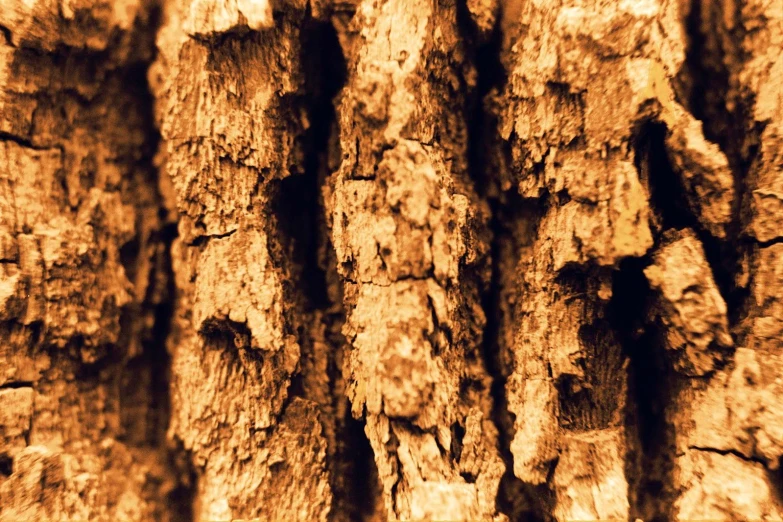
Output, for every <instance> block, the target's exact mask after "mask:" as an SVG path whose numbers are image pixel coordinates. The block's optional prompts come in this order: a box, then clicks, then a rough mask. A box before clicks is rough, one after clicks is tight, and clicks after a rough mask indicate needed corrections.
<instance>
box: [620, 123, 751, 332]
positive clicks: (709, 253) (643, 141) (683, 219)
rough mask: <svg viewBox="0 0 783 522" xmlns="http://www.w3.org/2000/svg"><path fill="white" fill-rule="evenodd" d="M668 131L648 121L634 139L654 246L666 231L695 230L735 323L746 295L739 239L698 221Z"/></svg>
mask: <svg viewBox="0 0 783 522" xmlns="http://www.w3.org/2000/svg"><path fill="white" fill-rule="evenodd" d="M667 132H668V130H667V129H666V126H665V125H664V124H663V123H658V122H652V121H649V122H645V123H643V124H642V125H641V126H640V127H639V129H638V131H637V132H636V135H635V138H634V151H635V163H636V167H637V171H638V172H639V174H640V179H641V180H642V182H643V183H644V184H646V186H647V188H648V190H649V196H650V208H651V210H652V212H653V225H654V226H653V237H654V240H655V246H656V247H657V246H659V244H660V239H661V237H662V235H663V232H665V231H667V230H670V229H676V230H682V229H686V228H689V229H691V230H693V231H694V233H695V234H696V236H697V237H698V239H699V242H700V243H701V245H702V247H703V248H704V254H705V257H706V259H707V262H708V263H709V265H710V268H711V269H712V275H713V278H714V279H715V284H716V285H717V286H718V289H719V290H720V294H721V296H723V299H724V300H725V301H726V307H727V310H728V319H729V324H736V322H737V321H738V320H739V316H740V313H741V310H742V309H743V301H744V299H745V296H746V291H745V289H743V288H741V287H739V286H738V285H737V282H736V278H735V275H736V273H737V271H738V270H739V264H740V262H741V253H740V251H739V249H737V248H736V245H737V244H736V241H734V240H731V239H730V238H729V239H727V240H721V239H718V238H716V237H714V236H712V235H711V234H710V233H709V232H708V231H707V230H705V228H704V227H703V226H702V225H701V224H700V223H699V221H698V219H697V217H696V215H695V214H694V210H693V209H692V208H691V207H690V204H689V203H688V201H687V199H686V193H687V189H686V187H685V185H684V183H683V181H682V179H681V178H680V176H679V175H678V174H677V173H676V172H675V171H674V168H673V167H672V164H671V162H670V160H669V157H668V152H667V149H666V144H665V140H666V133H667Z"/></svg>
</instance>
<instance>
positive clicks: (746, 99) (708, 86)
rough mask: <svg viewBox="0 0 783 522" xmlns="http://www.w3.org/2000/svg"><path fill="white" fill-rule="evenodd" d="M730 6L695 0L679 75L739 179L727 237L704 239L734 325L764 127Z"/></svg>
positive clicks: (739, 311)
mask: <svg viewBox="0 0 783 522" xmlns="http://www.w3.org/2000/svg"><path fill="white" fill-rule="evenodd" d="M725 9H726V7H725V5H724V2H707V3H703V2H700V1H697V0H693V1H691V2H690V10H689V11H688V14H687V17H686V20H685V34H686V37H687V46H686V57H685V58H686V59H685V64H684V66H683V68H682V70H681V71H680V73H679V74H678V76H677V80H678V84H679V85H678V87H679V88H680V90H681V91H682V98H684V101H685V105H686V106H687V108H688V109H689V110H690V112H691V113H692V114H693V116H694V117H695V118H696V119H698V120H700V121H701V122H702V123H703V131H704V135H705V137H706V138H707V139H708V140H710V141H712V142H713V143H717V144H718V146H719V147H720V149H721V151H723V153H724V154H725V155H726V158H727V159H728V162H729V167H730V169H731V172H732V176H733V179H734V201H733V203H732V218H731V222H730V223H729V225H728V227H727V235H726V238H725V239H723V240H712V241H705V240H704V238H703V237H700V239H701V240H702V243H703V244H704V247H705V250H706V251H707V257H708V260H709V262H710V265H711V266H712V267H713V271H714V272H715V278H716V283H717V284H718V286H719V287H720V289H721V294H722V295H723V296H724V299H726V304H727V306H728V315H729V324H730V325H731V326H735V325H737V324H738V323H739V322H740V320H741V318H742V316H743V315H744V314H745V312H746V308H747V305H746V300H747V297H748V290H747V285H746V286H743V285H741V284H738V283H737V281H736V278H735V275H736V274H738V273H739V272H740V270H741V268H740V264H741V262H742V258H743V257H744V256H745V255H747V253H748V252H749V251H750V249H751V248H752V242H751V241H750V240H749V238H748V237H747V236H746V234H745V232H744V223H743V221H744V220H745V219H746V214H748V211H749V210H748V208H747V207H748V204H749V201H748V189H747V178H748V173H749V171H750V169H751V166H752V165H753V163H754V161H755V159H756V157H757V155H758V149H759V142H760V136H761V132H762V131H763V126H759V125H756V124H755V123H754V118H753V99H752V96H750V95H749V94H748V93H746V92H744V91H742V90H741V89H740V88H739V86H738V85H737V78H736V77H737V75H738V73H739V70H738V69H739V68H740V67H741V65H742V63H743V62H744V61H745V60H746V59H747V58H748V56H747V51H746V50H744V49H743V48H742V44H741V42H742V41H743V38H744V32H745V28H744V27H743V24H742V19H741V18H742V17H741V16H740V15H739V14H738V12H737V9H738V7H737V6H734V7H731V8H729V9H731V12H729V13H727V12H725ZM727 15H728V16H729V17H730V18H731V20H727ZM727 24H728V25H727ZM735 335H736V334H735ZM735 340H736V339H735Z"/></svg>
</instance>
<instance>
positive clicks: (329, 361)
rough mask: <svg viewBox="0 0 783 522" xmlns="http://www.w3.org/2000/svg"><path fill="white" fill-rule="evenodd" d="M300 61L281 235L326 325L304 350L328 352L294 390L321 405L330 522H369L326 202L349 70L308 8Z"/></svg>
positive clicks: (374, 490) (368, 482) (369, 488)
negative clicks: (298, 154) (299, 103)
mask: <svg viewBox="0 0 783 522" xmlns="http://www.w3.org/2000/svg"><path fill="white" fill-rule="evenodd" d="M300 58H301V61H302V66H303V71H304V94H303V100H304V101H303V105H304V110H305V114H306V124H305V130H304V133H303V135H302V137H301V141H302V157H303V165H302V168H301V173H297V174H294V175H291V176H289V177H287V178H284V179H283V180H282V181H281V182H280V188H279V193H278V194H279V195H278V199H277V206H276V217H277V219H278V233H279V235H280V236H281V237H283V238H288V240H287V241H289V242H290V249H289V251H290V253H291V257H290V258H291V259H292V260H293V261H294V263H296V264H297V265H299V266H300V270H299V274H298V278H297V283H296V288H297V294H299V295H301V296H303V297H304V305H303V310H304V313H305V314H307V315H309V316H311V317H313V319H314V320H315V321H317V322H320V323H321V324H322V328H323V330H322V331H319V328H320V327H313V326H312V325H309V326H308V325H303V326H304V327H303V328H302V332H301V333H300V343H301V345H302V346H308V347H310V349H311V350H313V352H315V350H324V351H326V353H324V354H320V355H318V354H315V353H311V354H303V357H304V358H306V359H307V358H309V359H310V360H311V361H312V360H314V359H315V358H317V357H324V358H325V359H326V366H325V368H323V370H324V371H325V372H326V375H322V376H320V377H319V376H317V375H311V376H308V375H305V374H304V372H305V371H307V370H306V369H305V370H304V371H303V372H302V373H300V374H299V375H298V376H297V377H296V378H295V381H294V382H293V383H292V388H296V387H299V388H300V391H299V393H300V394H301V395H302V396H304V397H306V398H310V399H312V400H315V401H316V402H318V403H320V404H321V406H322V413H321V421H322V425H323V427H324V431H325V433H327V445H328V450H327V466H328V468H329V471H330V473H329V477H330V484H331V487H332V495H333V505H332V510H331V512H330V515H329V516H330V519H331V520H334V521H344V520H364V519H365V518H367V517H370V516H372V514H373V512H374V510H375V508H376V502H377V500H376V496H377V494H378V490H379V487H380V486H379V485H378V484H377V480H378V479H377V470H375V469H374V467H375V462H374V459H373V453H372V450H371V449H370V445H369V441H368V440H367V437H366V435H365V434H364V422H363V421H362V420H356V419H353V418H352V416H351V415H350V404H349V401H348V399H347V397H346V395H345V392H344V384H343V377H342V354H343V350H344V347H345V338H344V336H343V334H342V328H343V324H344V323H345V309H344V307H343V293H342V288H341V283H340V280H339V275H338V273H337V267H336V261H335V257H334V250H333V247H332V244H331V241H330V239H329V236H328V226H327V217H326V214H325V213H326V208H325V206H324V201H323V197H324V196H323V188H324V184H325V182H326V179H327V177H328V176H329V174H330V173H331V171H332V170H333V168H334V165H333V163H334V161H335V159H338V158H340V157H341V152H340V150H339V129H338V127H337V118H336V112H335V106H334V100H335V98H336V97H337V96H338V94H339V93H340V91H341V90H342V88H343V86H344V85H345V81H346V74H347V71H346V63H345V58H344V56H343V52H342V48H341V46H340V43H339V41H338V37H337V31H336V29H335V27H334V25H333V24H332V22H330V21H324V20H321V19H316V18H313V17H312V13H310V12H309V8H308V12H307V13H306V20H305V22H304V24H303V27H302V29H301V54H300ZM303 337H306V338H303ZM319 341H320V344H318V342H319ZM323 377H325V378H326V379H327V382H328V384H327V389H323V390H316V389H308V386H307V381H308V379H315V380H317V379H319V378H323ZM294 393H296V391H295V392H294Z"/></svg>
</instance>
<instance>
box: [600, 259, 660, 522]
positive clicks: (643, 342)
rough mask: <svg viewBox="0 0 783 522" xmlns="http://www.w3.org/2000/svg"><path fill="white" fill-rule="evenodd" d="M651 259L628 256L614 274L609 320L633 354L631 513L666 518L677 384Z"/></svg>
mask: <svg viewBox="0 0 783 522" xmlns="http://www.w3.org/2000/svg"><path fill="white" fill-rule="evenodd" d="M649 262H650V260H649V259H648V258H646V257H645V258H630V259H626V260H624V261H622V262H621V263H620V266H619V267H618V269H617V270H615V271H614V273H613V275H612V299H611V301H610V303H609V306H608V316H609V321H610V323H611V324H612V327H613V329H614V330H615V331H616V332H617V335H618V338H619V342H620V344H621V346H622V350H623V353H624V354H625V355H626V356H627V357H628V359H629V374H630V377H629V386H628V394H629V401H628V405H627V411H626V416H627V424H628V426H629V428H630V432H631V437H632V439H631V440H632V443H631V444H629V453H628V456H627V464H626V474H627V476H628V477H629V488H628V497H629V498H628V500H629V505H630V516H631V517H634V518H637V517H638V518H641V519H642V520H649V521H651V522H663V521H665V520H671V517H670V514H671V512H670V510H671V503H672V500H673V498H674V488H673V483H672V480H673V478H672V470H673V457H674V455H673V450H674V433H673V431H672V429H673V428H672V426H671V425H670V424H669V423H668V422H667V420H666V415H665V409H666V407H667V405H668V404H669V403H670V401H671V399H672V397H673V391H672V386H673V384H674V381H673V380H672V379H673V375H672V371H671V369H670V365H669V361H668V360H667V359H666V355H665V353H664V349H663V341H662V339H661V338H660V335H659V334H658V331H657V329H656V328H655V326H654V325H651V324H649V323H648V317H647V316H648V306H649V301H650V299H651V290H650V286H649V283H648V282H647V279H646V278H645V276H644V273H643V270H644V267H645V266H646V265H648V264H649Z"/></svg>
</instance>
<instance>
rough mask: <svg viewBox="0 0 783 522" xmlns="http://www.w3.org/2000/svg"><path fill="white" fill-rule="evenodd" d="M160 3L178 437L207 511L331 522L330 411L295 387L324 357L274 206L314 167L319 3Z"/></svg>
mask: <svg viewBox="0 0 783 522" xmlns="http://www.w3.org/2000/svg"><path fill="white" fill-rule="evenodd" d="M164 15H165V21H164V26H163V27H162V29H161V31H160V32H159V34H158V48H159V50H160V55H159V59H158V62H157V66H156V70H155V75H156V77H157V78H158V86H157V97H158V118H159V121H160V125H161V133H162V137H163V140H164V144H165V154H166V156H165V160H166V171H167V173H168V174H169V175H170V177H171V180H172V185H173V189H174V194H175V195H176V204H177V207H178V209H179V212H180V216H181V218H180V223H179V239H178V241H177V243H176V245H175V249H174V262H175V264H174V271H175V273H176V276H177V288H178V293H179V298H178V308H177V311H176V317H175V322H176V326H175V338H174V339H173V340H172V342H171V345H170V347H171V349H172V351H173V368H172V372H173V381H172V384H173V416H172V424H171V428H170V434H171V436H173V437H174V438H176V439H178V440H181V441H182V443H183V445H184V447H185V448H186V449H188V450H189V451H190V453H191V455H192V459H193V462H194V464H195V465H196V466H197V471H198V492H197V498H196V503H197V506H198V512H197V513H196V517H197V518H198V519H199V520H202V519H203V520H223V519H232V518H234V519H236V518H252V517H262V518H267V519H270V520H283V519H290V520H305V519H306V520H326V519H327V517H328V516H329V514H330V512H331V510H332V502H333V492H332V488H331V484H330V480H329V472H328V469H327V463H326V455H327V436H328V435H329V434H330V433H332V436H333V421H332V420H330V419H329V418H323V417H324V416H323V415H322V413H323V412H322V410H321V408H319V407H318V404H317V402H316V399H315V398H311V397H308V396H306V395H307V394H306V393H305V397H292V381H293V380H294V379H295V378H297V376H298V375H299V374H300V373H301V372H302V371H303V370H308V371H321V372H323V375H322V376H321V377H319V376H309V377H307V378H305V380H306V381H307V382H310V383H312V382H314V380H315V381H317V380H318V379H319V378H323V379H326V377H327V376H326V369H325V367H324V365H323V364H321V365H320V366H319V365H311V364H310V363H309V362H304V361H302V356H303V349H304V348H306V347H312V344H311V343H310V342H309V341H308V344H306V346H305V342H304V340H303V339H304V337H303V336H302V335H300V332H303V331H305V330H307V328H308V324H307V322H308V317H307V314H306V312H305V310H304V309H303V301H302V296H301V295H300V290H299V289H298V288H297V285H296V279H295V278H296V277H297V275H299V274H298V272H297V270H298V269H297V268H296V267H295V266H294V262H293V260H292V258H291V256H290V251H289V248H288V247H287V245H286V243H285V241H284V239H285V238H283V237H281V229H280V227H279V226H278V221H279V220H280V219H282V217H281V216H278V215H276V213H275V210H276V209H275V205H276V198H278V196H279V194H280V191H281V190H283V185H282V181H281V180H283V179H285V178H287V177H288V176H290V175H292V174H296V173H301V172H302V171H303V169H304V164H303V159H302V149H301V143H300V142H301V139H302V133H303V132H304V128H305V125H306V124H305V122H304V121H303V118H304V111H305V106H304V73H303V68H302V64H301V61H300V59H299V58H300V51H301V44H302V34H301V33H302V30H303V29H302V28H303V26H304V24H305V22H306V19H307V16H308V15H307V13H306V12H305V9H304V5H297V4H288V5H278V6H277V11H276V13H275V15H274V17H272V16H271V15H272V13H271V7H270V6H269V4H268V3H263V2H262V3H258V4H256V3H250V2H244V3H243V2H236V3H228V4H224V3H222V2H212V1H204V2H196V3H190V2H169V3H167V4H166V5H165V12H164ZM255 29H258V31H256V30H255ZM310 388H311V387H309V386H308V387H307V388H306V389H307V390H309V389H310ZM297 393H302V392H297ZM322 423H323V424H322ZM330 423H332V424H331V426H332V427H329V426H330ZM324 426H327V430H326V431H324Z"/></svg>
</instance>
